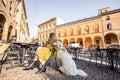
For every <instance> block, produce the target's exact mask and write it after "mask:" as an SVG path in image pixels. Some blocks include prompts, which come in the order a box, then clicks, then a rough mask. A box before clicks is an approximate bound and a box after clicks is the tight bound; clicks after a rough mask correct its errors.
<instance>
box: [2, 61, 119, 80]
mask: <svg viewBox="0 0 120 80" xmlns="http://www.w3.org/2000/svg"><path fill="white" fill-rule="evenodd" d="M75 62H76V64H77V67H78V69H82V70H84V71H85V72H86V73H87V74H88V77H86V78H84V77H81V76H79V75H76V76H69V75H65V74H62V73H60V72H59V71H56V70H54V69H52V68H50V67H47V71H46V72H44V73H40V74H35V72H36V71H37V68H34V69H33V70H27V71H25V70H23V67H16V68H12V69H8V70H6V68H5V67H6V64H4V65H3V69H2V74H1V76H0V80H120V74H119V73H115V72H113V71H111V70H110V69H109V68H108V67H107V66H102V67H101V68H100V67H99V65H98V66H95V64H94V63H91V64H90V65H89V66H88V61H84V60H80V59H79V60H76V61H75Z"/></svg>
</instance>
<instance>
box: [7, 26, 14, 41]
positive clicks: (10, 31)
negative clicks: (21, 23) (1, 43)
mask: <svg viewBox="0 0 120 80" xmlns="http://www.w3.org/2000/svg"><path fill="white" fill-rule="evenodd" d="M12 30H13V27H12V26H10V27H9V29H8V36H7V41H9V40H10V38H11V36H12V35H11V33H12Z"/></svg>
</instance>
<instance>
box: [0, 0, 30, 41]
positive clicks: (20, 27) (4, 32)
mask: <svg viewBox="0 0 120 80" xmlns="http://www.w3.org/2000/svg"><path fill="white" fill-rule="evenodd" d="M26 18H27V16H26V10H25V4H24V0H0V40H6V41H9V40H10V38H11V36H12V35H16V36H17V41H18V42H28V41H29V28H28V23H27V21H26Z"/></svg>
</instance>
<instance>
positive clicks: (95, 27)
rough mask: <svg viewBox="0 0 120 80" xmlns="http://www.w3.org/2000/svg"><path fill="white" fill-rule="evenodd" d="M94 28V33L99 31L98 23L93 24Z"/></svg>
mask: <svg viewBox="0 0 120 80" xmlns="http://www.w3.org/2000/svg"><path fill="white" fill-rule="evenodd" d="M94 30H95V33H98V32H99V26H98V24H95V26H94Z"/></svg>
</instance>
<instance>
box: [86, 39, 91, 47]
mask: <svg viewBox="0 0 120 80" xmlns="http://www.w3.org/2000/svg"><path fill="white" fill-rule="evenodd" d="M91 44H92V39H91V38H90V37H87V38H86V39H85V47H86V48H88V47H89V46H90V45H91Z"/></svg>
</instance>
